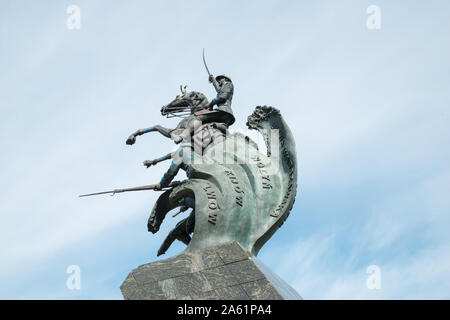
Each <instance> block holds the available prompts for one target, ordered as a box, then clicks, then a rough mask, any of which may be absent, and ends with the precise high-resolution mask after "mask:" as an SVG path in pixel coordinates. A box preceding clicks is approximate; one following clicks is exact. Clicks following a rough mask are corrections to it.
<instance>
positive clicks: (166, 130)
mask: <svg viewBox="0 0 450 320" xmlns="http://www.w3.org/2000/svg"><path fill="white" fill-rule="evenodd" d="M153 131H157V132H159V133H161V134H162V135H163V136H165V137H167V138H170V133H171V132H172V131H173V129H170V128H165V127H163V126H160V125H159V124H157V125H156V126H152V127H148V128H145V129H139V130H138V131H136V132H134V133H132V134H131V135H130V136H129V137H128V139H127V141H126V144H129V145H132V144H134V143H135V142H136V137H137V136H142V135H143V134H146V133H149V132H153Z"/></svg>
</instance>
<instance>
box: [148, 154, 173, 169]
mask: <svg viewBox="0 0 450 320" xmlns="http://www.w3.org/2000/svg"><path fill="white" fill-rule="evenodd" d="M169 159H172V153H168V154H166V155H165V156H162V157H159V158H157V159H153V160H145V161H144V166H146V167H147V168H150V167H151V166H154V165H156V164H157V163H159V162H161V161H165V160H169Z"/></svg>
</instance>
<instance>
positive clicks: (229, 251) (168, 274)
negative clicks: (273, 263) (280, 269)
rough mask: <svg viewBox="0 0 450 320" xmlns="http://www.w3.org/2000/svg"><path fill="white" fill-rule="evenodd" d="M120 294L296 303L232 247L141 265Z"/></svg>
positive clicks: (270, 274) (277, 280) (273, 278)
mask: <svg viewBox="0 0 450 320" xmlns="http://www.w3.org/2000/svg"><path fill="white" fill-rule="evenodd" d="M120 290H121V291H122V295H123V296H124V298H125V299H127V300H173V299H179V300H182V299H188V300H191V299H195V300H261V299H263V300H279V299H289V300H293V299H294V300H295V299H302V298H301V296H300V295H299V294H298V293H297V292H296V291H295V290H294V289H293V288H292V287H291V286H289V285H288V284H287V283H286V282H284V281H283V280H282V279H281V278H279V277H278V276H277V275H275V274H274V273H273V272H272V271H270V270H269V269H268V268H267V267H266V266H264V265H263V264H262V263H261V261H259V260H258V259H257V258H256V257H253V256H252V255H251V254H250V253H249V252H247V251H246V250H245V249H244V248H242V247H241V246H240V245H239V244H238V243H237V242H229V243H226V244H223V245H220V246H218V247H212V248H208V249H204V250H202V251H199V252H195V253H188V252H183V253H181V254H179V255H177V256H175V257H173V258H169V259H166V260H161V261H157V262H153V263H148V264H144V265H142V266H140V267H138V268H136V269H134V270H133V271H131V272H130V274H129V275H128V277H127V278H126V279H125V281H124V282H123V283H122V285H121V287H120Z"/></svg>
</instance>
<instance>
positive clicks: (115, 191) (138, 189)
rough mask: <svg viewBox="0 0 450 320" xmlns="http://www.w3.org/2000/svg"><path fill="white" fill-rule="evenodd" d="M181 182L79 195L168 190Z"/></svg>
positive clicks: (89, 194)
mask: <svg viewBox="0 0 450 320" xmlns="http://www.w3.org/2000/svg"><path fill="white" fill-rule="evenodd" d="M180 183H181V182H180V181H172V182H171V183H170V184H169V185H168V186H167V187H166V188H162V189H156V186H157V184H149V185H146V186H140V187H134V188H126V189H114V190H111V191H102V192H95V193H88V194H81V195H79V197H89V196H96V195H99V194H108V193H111V196H113V195H115V194H116V193H122V192H129V191H142V190H157V191H164V190H167V188H171V187H176V186H177V185H179V184H180Z"/></svg>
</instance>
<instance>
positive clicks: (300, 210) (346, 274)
mask: <svg viewBox="0 0 450 320" xmlns="http://www.w3.org/2000/svg"><path fill="white" fill-rule="evenodd" d="M71 4H75V5H78V6H80V8H81V29H80V30H69V29H67V27H66V19H67V18H68V14H67V13H66V9H67V7H68V6H69V5H71ZM372 4H374V5H378V6H379V7H380V8H381V19H382V20H381V29H380V30H368V29H367V27H366V19H367V17H368V15H367V13H366V9H367V7H368V6H369V5H372ZM449 15H450V3H449V2H448V1H445V0H442V1H424V0H422V1H365V0H363V1H356V0H355V1H331V0H330V1H245V2H244V1H228V2H226V1H159V2H155V1H120V2H119V1H115V2H112V1H100V0H98V1H92V0H89V1H88V0H77V1H56V0H54V1H31V0H29V1H24V0H15V1H12V0H10V1H2V3H1V4H0V70H1V71H0V72H1V73H0V87H1V91H0V92H1V94H0V108H1V109H0V111H1V118H0V133H1V135H0V136H1V140H0V150H1V157H0V173H1V174H0V177H1V179H0V187H1V189H0V190H1V191H0V215H1V219H2V221H1V223H0V259H1V262H2V263H1V266H0V283H1V286H0V298H3V299H17V298H18V299H50V298H52V299H80V298H81V299H121V298H122V297H121V294H120V291H119V286H120V284H121V282H122V281H123V280H124V278H125V277H126V275H127V274H128V272H129V271H130V270H131V269H132V268H135V267H136V266H138V265H140V264H143V263H147V262H151V261H154V260H155V259H157V258H156V251H157V249H158V247H159V245H160V244H161V242H162V240H163V239H164V237H165V235H166V234H167V232H168V231H169V230H170V229H171V228H172V227H173V226H174V225H175V224H176V222H177V221H178V220H179V219H181V218H182V216H181V215H180V216H178V217H177V218H176V219H168V220H167V221H166V222H165V223H164V224H163V226H162V228H161V231H160V232H159V233H158V234H157V235H152V234H150V233H148V232H147V230H146V222H147V218H148V214H149V212H150V210H151V207H152V205H153V203H154V201H155V198H156V196H157V194H155V193H152V192H143V193H129V194H121V195H118V196H116V197H112V198H111V197H108V196H105V197H101V196H100V197H91V198H81V199H80V198H78V197H77V195H78V194H80V193H85V192H91V191H96V190H104V189H110V188H116V187H127V186H137V185H142V184H148V183H154V182H156V181H159V179H160V177H161V175H162V173H163V172H164V171H165V170H166V168H167V166H166V165H168V164H167V163H166V164H161V165H159V166H157V167H153V168H151V169H145V168H144V167H143V166H142V165H141V162H142V160H145V159H151V158H154V157H157V156H160V155H163V154H165V153H167V152H168V151H170V150H171V149H172V145H171V144H170V143H169V141H168V140H166V139H165V138H163V137H161V136H159V135H156V134H155V135H146V136H144V137H141V138H140V139H138V141H137V143H136V145H134V146H132V147H130V146H127V145H125V140H126V138H127V136H128V135H129V134H130V133H131V132H133V131H135V130H136V129H138V128H143V127H146V126H149V125H153V124H156V123H160V124H163V125H166V126H171V125H173V124H174V123H175V122H174V120H168V119H165V118H162V117H161V116H160V114H159V109H160V107H161V106H162V105H163V104H165V103H167V102H169V101H170V100H172V99H173V98H174V97H175V95H176V94H177V93H178V87H179V85H180V84H181V83H182V84H187V85H188V88H189V89H192V90H198V91H202V92H204V93H205V94H206V95H207V96H208V97H210V98H212V97H213V95H214V90H213V88H212V86H211V85H210V84H209V83H208V81H207V75H206V71H205V70H204V67H203V64H202V59H201V52H202V48H203V47H205V48H206V50H207V59H208V64H209V67H210V69H211V71H212V72H213V73H215V74H219V73H226V74H228V75H230V76H231V77H232V79H233V81H234V84H235V95H234V99H233V110H234V112H235V115H236V118H237V121H236V123H235V125H234V128H235V129H245V122H246V119H247V116H248V115H249V114H250V113H251V112H252V111H253V109H254V107H255V106H257V105H262V104H267V105H273V106H275V107H277V108H279V109H280V110H281V112H282V114H283V116H284V117H285V119H286V121H287V122H288V124H289V125H290V127H291V129H292V131H293V134H294V136H295V139H296V143H297V153H298V158H299V190H298V195H297V200H296V202H295V206H294V209H293V211H292V213H291V215H290V216H289V218H288V220H287V221H286V223H285V224H284V225H283V226H282V228H281V229H280V230H279V231H278V232H277V233H276V234H275V236H274V237H273V238H272V239H271V240H270V241H269V242H268V243H267V244H266V245H265V246H264V247H263V249H262V250H261V252H260V254H259V258H260V259H261V261H262V262H263V263H265V264H266V265H267V266H269V267H270V268H271V269H272V270H273V271H274V272H276V273H277V274H279V275H280V276H281V277H282V278H283V279H285V280H286V281H287V282H288V283H290V284H291V285H292V286H293V287H295V289H297V291H298V292H299V293H300V294H301V295H302V296H303V297H304V298H305V299H333V298H343V299H358V298H368V299H403V298H438V299H441V298H446V299H448V298H450V254H449V253H450V235H449V234H450V233H449V232H448V230H449V227H450V197H449V190H450V151H449V150H450V149H449V144H450V130H449V128H448V123H449V105H450V93H449V84H450V81H449V80H450V62H449V57H450V44H449V41H448V39H449V34H450V22H449ZM182 250H183V245H181V244H177V245H175V246H173V247H172V248H171V249H170V250H169V251H168V253H167V254H166V255H165V256H163V257H160V258H164V257H169V256H173V255H175V254H177V253H178V252H180V251H182ZM373 264H375V265H378V266H379V267H380V269H381V286H382V287H381V289H380V290H369V289H368V288H367V287H366V279H367V277H368V276H369V275H368V274H367V273H366V268H367V267H368V266H369V265H373ZM69 265H79V266H80V268H81V290H73V291H71V290H68V289H67V288H66V279H67V277H68V274H66V268H67V267H68V266H69Z"/></svg>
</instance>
